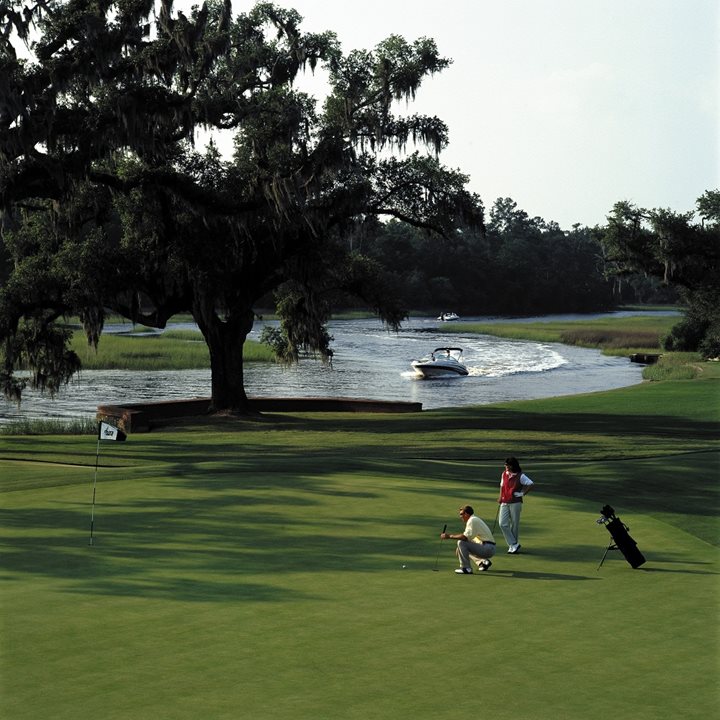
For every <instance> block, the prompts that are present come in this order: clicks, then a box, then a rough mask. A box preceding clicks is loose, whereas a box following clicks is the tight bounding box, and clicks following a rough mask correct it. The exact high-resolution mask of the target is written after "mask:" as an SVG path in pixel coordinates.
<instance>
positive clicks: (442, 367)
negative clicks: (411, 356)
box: [410, 347, 468, 378]
mask: <svg viewBox="0 0 720 720" xmlns="http://www.w3.org/2000/svg"><path fill="white" fill-rule="evenodd" d="M410 365H411V366H412V369H413V370H414V371H415V372H416V373H417V374H418V375H422V376H423V377H424V378H434V377H441V376H443V375H467V374H468V369H467V368H466V367H465V364H464V363H463V351H462V348H454V347H439V348H435V349H434V350H433V351H432V353H430V357H426V358H423V359H422V360H413V361H412V362H411V363H410Z"/></svg>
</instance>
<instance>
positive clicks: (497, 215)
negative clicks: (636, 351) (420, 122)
mask: <svg viewBox="0 0 720 720" xmlns="http://www.w3.org/2000/svg"><path fill="white" fill-rule="evenodd" d="M600 238H601V232H600V231H599V230H598V229H597V228H595V229H593V228H587V227H581V226H575V227H573V229H572V230H570V231H566V230H563V229H562V228H561V227H560V226H559V225H558V224H557V223H555V222H548V221H545V220H544V219H542V218H540V217H530V216H528V214H527V213H526V212H525V211H523V210H521V209H520V208H519V207H518V206H517V203H516V202H515V201H514V200H512V199H511V198H499V199H498V200H496V201H495V203H494V205H493V207H492V208H491V210H490V212H489V215H488V218H487V221H486V224H485V227H484V228H480V229H472V230H463V231H461V232H458V233H457V234H455V235H454V236H453V237H452V239H451V240H450V241H448V240H447V239H440V238H438V237H437V236H432V235H430V234H429V233H427V232H424V231H423V230H422V229H418V228H416V227H413V226H411V225H408V224H406V223H403V222H401V221H397V220H391V221H390V222H387V223H382V222H381V221H380V220H378V219H377V218H376V217H368V218H366V219H364V220H363V221H362V222H360V223H358V224H357V225H356V226H355V228H354V229H353V230H352V232H350V233H349V234H347V235H346V236H345V237H344V240H343V241H344V242H346V243H347V244H348V245H349V246H350V249H351V250H352V251H353V252H355V253H360V254H362V255H365V256H367V257H369V258H371V259H372V260H374V261H376V262H377V263H378V265H379V266H380V267H381V268H382V269H383V271H384V273H385V284H386V286H388V287H392V291H393V292H395V293H397V295H398V296H399V298H400V303H401V304H402V305H404V306H405V307H406V308H410V309H411V310H413V311H421V312H429V313H440V312H445V311H453V312H457V313H459V314H461V315H536V314H547V313H558V312H576V313H584V312H598V311H602V310H608V309H612V308H614V307H617V306H618V305H619V304H626V303H661V302H675V301H676V300H677V293H676V292H675V291H674V290H673V289H672V288H669V287H668V286H663V285H662V284H661V283H660V281H659V280H657V279H655V278H649V277H647V276H645V275H642V274H638V273H629V274H627V275H624V276H622V277H620V276H616V275H614V274H611V273H608V269H609V267H608V263H607V261H606V257H605V252H604V250H603V246H602V243H601V239H600ZM339 302H343V300H342V299H340V300H339ZM344 302H345V303H347V304H352V303H353V299H352V298H351V297H345V298H344Z"/></svg>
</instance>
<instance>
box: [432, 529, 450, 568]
mask: <svg viewBox="0 0 720 720" xmlns="http://www.w3.org/2000/svg"><path fill="white" fill-rule="evenodd" d="M446 530H447V525H443V529H442V531H443V532H445V531H446ZM440 546H441V547H442V538H440ZM439 561H440V548H438V551H437V555H436V556H435V567H434V568H433V572H437V571H438V562H439Z"/></svg>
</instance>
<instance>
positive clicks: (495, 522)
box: [492, 503, 500, 535]
mask: <svg viewBox="0 0 720 720" xmlns="http://www.w3.org/2000/svg"><path fill="white" fill-rule="evenodd" d="M499 514H500V503H498V506H497V510H496V511H495V520H493V529H492V533H493V535H494V534H495V526H496V525H497V519H498V515H499Z"/></svg>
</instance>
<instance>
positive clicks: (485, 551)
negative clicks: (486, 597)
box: [440, 505, 495, 575]
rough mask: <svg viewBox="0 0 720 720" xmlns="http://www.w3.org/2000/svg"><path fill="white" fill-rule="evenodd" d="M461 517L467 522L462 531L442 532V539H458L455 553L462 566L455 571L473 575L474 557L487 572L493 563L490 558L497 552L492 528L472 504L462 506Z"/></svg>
mask: <svg viewBox="0 0 720 720" xmlns="http://www.w3.org/2000/svg"><path fill="white" fill-rule="evenodd" d="M460 517H461V518H462V519H463V521H464V522H465V530H463V532H462V533H458V534H456V535H452V534H451V533H447V532H443V533H440V538H441V539H442V540H457V541H458V543H457V550H456V551H455V554H456V555H457V557H458V560H459V561H460V567H459V568H458V569H457V570H456V571H455V572H456V573H457V574H458V575H472V568H471V565H470V558H471V557H472V558H473V559H474V560H475V561H476V562H477V566H478V570H479V571H480V572H485V571H486V570H488V569H489V567H490V566H491V565H492V562H491V561H490V558H491V557H492V556H493V555H494V554H495V539H494V538H493V534H492V532H490V528H489V527H488V526H487V525H486V524H485V523H484V522H483V520H482V519H481V518H479V517H478V516H477V515H475V511H474V510H473V509H472V507H471V506H470V505H465V506H463V507H461V508H460Z"/></svg>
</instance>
